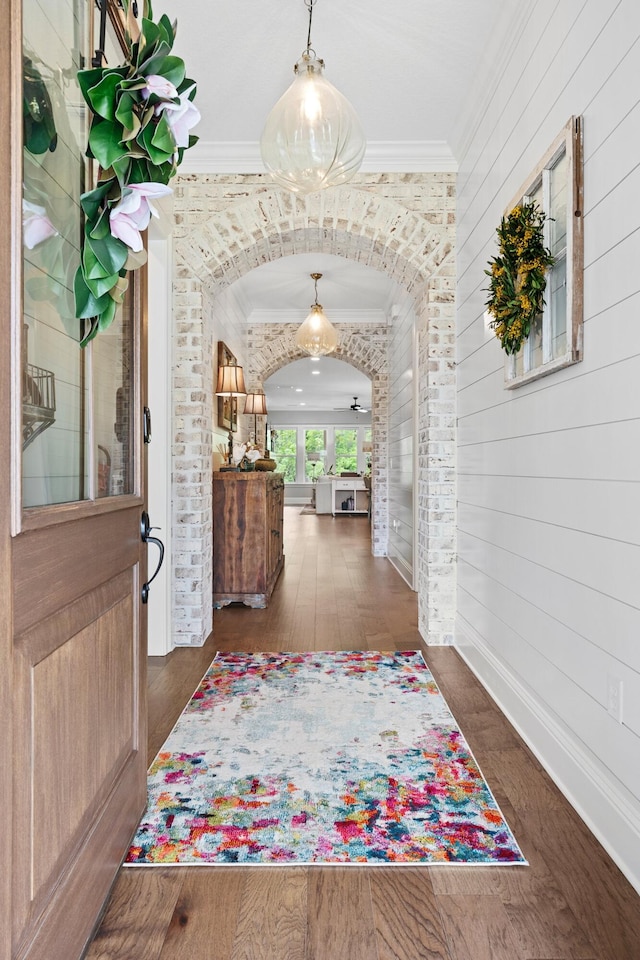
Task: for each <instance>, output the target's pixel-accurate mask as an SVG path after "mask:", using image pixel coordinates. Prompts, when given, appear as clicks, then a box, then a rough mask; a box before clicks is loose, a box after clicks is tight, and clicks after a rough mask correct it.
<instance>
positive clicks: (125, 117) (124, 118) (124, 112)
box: [112, 91, 136, 131]
mask: <svg viewBox="0 0 640 960" xmlns="http://www.w3.org/2000/svg"><path fill="white" fill-rule="evenodd" d="M135 103H136V101H135V99H134V98H133V97H132V96H131V94H130V93H127V92H126V91H124V92H123V93H122V94H121V95H120V99H119V100H118V106H117V107H116V110H115V113H114V117H115V119H116V120H117V121H118V123H121V124H122V126H123V127H124V129H125V131H126V130H131V129H132V127H133V125H134V118H135V113H134V112H133V108H134V106H135ZM112 119H113V118H112Z"/></svg>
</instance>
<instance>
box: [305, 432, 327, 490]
mask: <svg viewBox="0 0 640 960" xmlns="http://www.w3.org/2000/svg"><path fill="white" fill-rule="evenodd" d="M304 453H305V464H304V476H305V480H315V478H316V477H319V476H320V474H321V473H324V471H325V459H326V456H327V431H326V430H305V432H304Z"/></svg>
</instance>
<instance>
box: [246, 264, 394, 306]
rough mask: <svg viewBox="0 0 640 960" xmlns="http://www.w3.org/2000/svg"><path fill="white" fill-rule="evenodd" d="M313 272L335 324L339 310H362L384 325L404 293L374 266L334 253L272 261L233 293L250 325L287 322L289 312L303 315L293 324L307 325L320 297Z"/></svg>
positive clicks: (249, 274) (252, 274)
mask: <svg viewBox="0 0 640 960" xmlns="http://www.w3.org/2000/svg"><path fill="white" fill-rule="evenodd" d="M312 273H321V274H322V279H321V280H318V301H319V302H320V303H321V304H322V306H323V307H324V309H325V312H326V314H327V316H328V317H329V319H330V320H331V319H334V320H335V319H336V315H335V314H336V311H344V310H358V311H363V312H364V314H365V316H363V317H362V319H366V314H367V313H369V314H370V316H369V317H368V319H369V322H372V321H378V322H379V321H380V320H381V319H383V318H384V315H385V313H386V312H387V311H388V309H389V308H390V306H391V303H392V301H393V299H394V295H396V297H397V295H398V293H399V291H398V288H397V285H396V284H394V283H393V282H392V281H391V280H390V279H389V277H387V276H386V275H385V274H383V273H380V272H379V271H378V270H374V269H373V267H367V266H365V265H364V264H361V263H356V262H355V261H352V260H346V259H345V258H344V257H336V256H334V255H333V254H329V253H299V254H295V255H294V256H291V257H280V259H279V260H271V261H269V263H264V264H262V266H260V267H257V268H256V269H255V270H251V272H250V273H247V274H245V275H244V276H243V277H242V278H241V279H240V280H238V281H236V283H235V284H234V286H233V290H234V293H235V294H236V296H237V297H238V298H239V300H240V302H241V304H242V306H243V309H244V310H245V313H246V314H247V316H248V319H249V322H250V323H252V322H260V321H262V322H270V323H271V322H273V321H277V320H278V319H280V320H284V319H285V318H284V317H282V316H279V314H281V313H282V312H284V311H295V312H296V314H297V315H298V316H297V317H293V318H292V320H295V319H297V318H299V319H300V320H301V321H302V320H304V318H305V317H306V315H307V314H308V313H309V307H310V306H311V304H312V303H313V302H314V298H315V288H314V282H313V280H312V279H311V274H312ZM332 313H333V316H332ZM273 314H275V315H273ZM340 319H343V318H340Z"/></svg>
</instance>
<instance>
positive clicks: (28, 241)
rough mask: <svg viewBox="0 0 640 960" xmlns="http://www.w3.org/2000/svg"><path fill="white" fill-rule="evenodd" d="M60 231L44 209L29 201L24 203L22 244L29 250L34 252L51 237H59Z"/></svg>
mask: <svg viewBox="0 0 640 960" xmlns="http://www.w3.org/2000/svg"><path fill="white" fill-rule="evenodd" d="M57 236H58V231H57V230H56V228H55V227H54V225H53V224H52V223H51V220H50V219H49V217H48V216H47V211H46V210H45V208H44V207H40V206H38V204H37V203H30V202H29V200H23V201H22V242H23V243H24V245H25V247H26V248H27V250H33V248H34V247H37V246H38V244H39V243H43V241H45V240H48V239H49V237H57Z"/></svg>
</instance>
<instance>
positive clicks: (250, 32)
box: [153, 0, 530, 172]
mask: <svg viewBox="0 0 640 960" xmlns="http://www.w3.org/2000/svg"><path fill="white" fill-rule="evenodd" d="M529 2H530V0H481V2H480V0H396V2H393V3H392V2H391V0H317V3H316V5H315V7H314V13H313V28H312V35H311V39H312V44H313V48H314V49H315V50H316V53H317V54H318V56H320V57H322V59H324V61H325V64H326V70H325V76H326V77H327V79H328V80H330V81H331V83H333V84H334V85H335V86H336V87H337V88H338V89H339V90H340V91H341V93H343V94H344V95H345V96H346V97H347V98H348V99H349V100H350V101H351V103H352V104H353V106H354V108H355V110H356V112H357V113H358V116H359V117H360V120H361V122H362V126H363V128H364V131H365V136H366V137H367V140H368V142H369V144H370V147H371V149H372V150H373V149H374V148H375V146H376V145H378V146H380V145H383V146H384V147H385V155H388V156H389V155H392V154H393V149H392V147H393V145H395V147H396V148H397V149H400V145H402V144H404V145H405V148H406V149H409V150H410V149H411V147H412V145H413V146H414V147H416V146H417V148H418V149H426V147H425V145H427V144H440V145H441V146H444V147H448V148H450V150H451V151H453V153H455V152H456V147H457V143H458V141H459V139H460V135H461V133H462V130H463V128H464V126H465V122H468V121H469V115H470V114H471V112H472V109H473V105H474V103H473V101H474V99H475V96H476V95H477V89H476V88H477V84H478V79H479V78H480V77H481V76H482V74H483V72H484V69H485V67H486V66H487V65H488V64H490V63H492V62H493V60H494V57H495V55H496V53H497V52H498V50H499V48H500V43H501V41H503V40H504V38H505V37H506V36H507V35H508V32H509V30H510V28H511V27H512V24H513V21H514V20H515V18H516V17H518V16H521V15H522V11H523V9H524V8H526V7H528V6H529ZM153 12H154V17H155V18H158V17H159V16H160V15H161V14H162V13H167V14H168V16H169V17H170V18H171V19H172V20H173V19H176V18H177V20H178V35H177V38H176V43H175V46H174V52H175V53H176V54H178V55H179V56H182V57H183V58H184V60H185V62H186V64H187V72H188V74H189V76H190V77H191V78H192V79H194V80H196V81H197V84H198V94H197V99H196V103H197V105H198V107H199V108H200V111H201V113H202V122H201V123H200V125H199V127H198V129H197V130H196V131H194V132H196V133H197V134H198V135H199V136H200V138H201V141H202V143H201V144H198V145H196V147H195V148H193V149H192V150H191V151H190V152H189V153H188V154H187V157H186V158H185V160H186V162H188V163H189V165H191V164H192V163H193V162H195V159H196V155H197V152H199V153H200V154H201V155H202V156H212V155H216V154H218V155H220V156H224V157H225V158H227V159H229V158H230V163H231V165H230V169H232V170H235V171H236V172H238V171H239V169H240V168H239V167H238V166H237V160H238V158H239V157H240V156H246V154H247V149H248V145H254V146H255V145H256V144H257V142H258V141H259V139H260V134H261V132H262V128H263V126H264V122H265V119H266V117H267V115H268V113H269V111H270V110H271V108H272V107H273V105H274V104H275V103H276V101H277V100H278V99H279V97H280V96H281V95H282V94H283V93H284V91H285V90H286V88H287V87H288V86H289V84H290V83H291V82H292V80H293V66H294V64H295V62H296V61H297V60H298V59H299V57H300V54H301V53H302V51H303V50H304V49H305V46H306V39H307V24H308V12H307V8H306V7H305V4H304V0H227V2H226V3H212V2H211V0H190V2H189V3H185V2H183V0H154V3H153ZM234 154H235V160H236V164H235V165H234V163H233V159H234ZM390 162H393V160H391V161H390ZM386 169H394V167H392V166H388V167H387V168H386ZM413 169H419V168H418V167H413ZM247 172H249V171H248V170H247Z"/></svg>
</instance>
